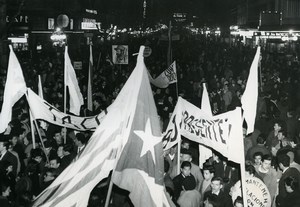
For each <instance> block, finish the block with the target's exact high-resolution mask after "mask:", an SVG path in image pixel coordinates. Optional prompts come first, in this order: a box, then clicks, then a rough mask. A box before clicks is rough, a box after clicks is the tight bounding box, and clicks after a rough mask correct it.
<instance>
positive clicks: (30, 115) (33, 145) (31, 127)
mask: <svg viewBox="0 0 300 207" xmlns="http://www.w3.org/2000/svg"><path fill="white" fill-rule="evenodd" d="M29 118H30V129H31V138H32V147H33V149H35V135H34V125H33V117H32V113H31V110H30V109H29Z"/></svg>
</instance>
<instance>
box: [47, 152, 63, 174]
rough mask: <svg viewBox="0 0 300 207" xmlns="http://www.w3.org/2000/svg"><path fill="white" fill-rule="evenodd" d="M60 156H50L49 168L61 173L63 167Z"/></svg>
mask: <svg viewBox="0 0 300 207" xmlns="http://www.w3.org/2000/svg"><path fill="white" fill-rule="evenodd" d="M60 162H61V160H60V158H59V157H58V156H53V157H50V158H49V166H48V168H51V169H54V170H55V173H56V174H57V175H59V174H60V173H61V172H62V171H63V169H62V168H61V167H60Z"/></svg>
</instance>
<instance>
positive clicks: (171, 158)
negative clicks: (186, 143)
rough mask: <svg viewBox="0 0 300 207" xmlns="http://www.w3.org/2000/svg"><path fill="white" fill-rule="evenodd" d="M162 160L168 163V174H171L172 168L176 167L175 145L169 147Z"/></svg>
mask: <svg viewBox="0 0 300 207" xmlns="http://www.w3.org/2000/svg"><path fill="white" fill-rule="evenodd" d="M164 158H165V160H166V161H167V162H168V163H169V172H168V173H169V174H170V173H171V172H172V170H173V167H174V166H175V165H176V163H177V158H178V155H177V145H175V146H173V147H171V148H170V149H168V150H165V151H164Z"/></svg>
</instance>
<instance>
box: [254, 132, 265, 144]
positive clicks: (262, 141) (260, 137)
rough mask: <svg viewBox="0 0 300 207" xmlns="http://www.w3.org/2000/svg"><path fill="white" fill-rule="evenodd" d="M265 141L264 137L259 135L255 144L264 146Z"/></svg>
mask: <svg viewBox="0 0 300 207" xmlns="http://www.w3.org/2000/svg"><path fill="white" fill-rule="evenodd" d="M265 141H266V137H265V136H264V135H263V134H260V135H259V136H258V137H257V138H256V142H257V144H264V143H265Z"/></svg>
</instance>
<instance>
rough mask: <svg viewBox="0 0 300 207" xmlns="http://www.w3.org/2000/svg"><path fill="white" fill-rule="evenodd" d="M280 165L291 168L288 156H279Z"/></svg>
mask: <svg viewBox="0 0 300 207" xmlns="http://www.w3.org/2000/svg"><path fill="white" fill-rule="evenodd" d="M278 164H282V165H283V166H284V167H289V166H290V157H289V156H287V155H286V154H282V155H280V156H278Z"/></svg>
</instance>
